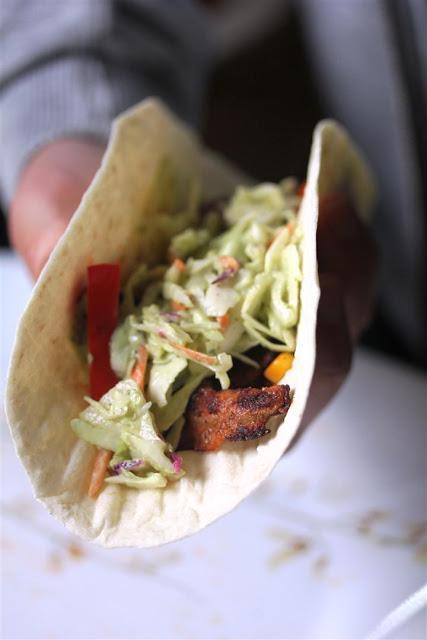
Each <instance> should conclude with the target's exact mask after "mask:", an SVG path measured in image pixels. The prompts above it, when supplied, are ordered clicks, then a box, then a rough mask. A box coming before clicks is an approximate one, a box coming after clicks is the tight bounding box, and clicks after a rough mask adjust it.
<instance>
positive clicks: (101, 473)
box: [87, 449, 113, 498]
mask: <svg viewBox="0 0 427 640" xmlns="http://www.w3.org/2000/svg"><path fill="white" fill-rule="evenodd" d="M112 457H113V452H112V451H107V450H106V449H99V451H98V453H97V454H96V458H95V462H94V464H93V469H92V476H91V478H90V483H89V489H88V491H87V495H88V496H89V497H90V498H96V496H97V495H98V493H99V491H100V489H101V487H102V483H103V482H104V478H105V474H106V471H107V467H108V463H109V462H110V460H111V458H112Z"/></svg>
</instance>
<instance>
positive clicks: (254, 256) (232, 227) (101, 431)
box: [71, 179, 301, 488]
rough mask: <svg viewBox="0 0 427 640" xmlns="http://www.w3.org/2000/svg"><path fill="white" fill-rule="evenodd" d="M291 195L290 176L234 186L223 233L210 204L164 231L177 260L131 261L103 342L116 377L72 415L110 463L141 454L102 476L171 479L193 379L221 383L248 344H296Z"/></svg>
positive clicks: (297, 277)
mask: <svg viewBox="0 0 427 640" xmlns="http://www.w3.org/2000/svg"><path fill="white" fill-rule="evenodd" d="M299 204H300V197H299V196H298V195H297V183H296V181H295V180H293V179H286V180H284V181H282V182H281V183H279V184H270V183H265V184H260V185H258V186H256V187H249V188H247V187H239V188H238V189H237V190H236V191H235V193H234V195H233V197H232V198H231V200H230V201H229V203H228V205H227V206H226V207H225V212H224V218H225V224H226V228H225V230H224V231H223V232H221V233H219V234H218V227H219V221H218V219H216V218H215V212H214V211H212V212H211V213H210V214H209V213H208V215H206V216H205V218H204V224H203V225H201V226H200V228H193V227H189V228H188V229H186V230H185V231H183V232H182V233H179V234H178V235H176V236H175V237H173V239H172V241H171V243H170V248H169V255H171V256H172V257H173V258H176V259H178V260H174V261H173V262H172V264H171V266H169V267H166V266H165V267H155V268H154V269H148V268H147V267H146V265H143V264H142V265H138V266H137V267H136V269H135V271H134V272H133V273H132V275H131V276H130V278H129V279H128V281H127V283H126V285H125V287H124V290H123V305H122V310H121V311H122V317H123V314H125V317H124V319H123V321H122V322H121V324H120V325H119V326H118V327H117V329H116V331H115V332H114V334H113V336H112V339H111V344H110V353H111V366H112V368H113V369H114V371H115V373H116V374H117V376H118V377H119V378H120V379H121V381H120V382H119V383H118V384H117V385H116V386H115V387H114V388H113V389H111V390H110V391H109V392H108V393H107V394H105V395H104V396H103V398H101V400H100V401H99V402H97V401H94V400H92V399H89V398H87V402H88V404H89V406H88V407H87V408H86V409H85V410H84V411H83V412H82V413H81V414H80V416H79V417H78V418H77V419H75V420H72V422H71V426H72V428H73V430H74V431H75V433H76V434H77V435H78V436H79V437H81V438H83V439H84V440H86V441H88V442H90V443H92V444H95V445H97V446H99V447H103V448H105V449H109V450H111V451H113V452H114V456H113V458H112V460H111V463H110V470H113V469H117V468H118V467H117V465H118V464H119V463H121V462H123V461H132V460H140V459H142V460H143V461H144V463H143V465H142V466H141V467H138V468H136V469H134V470H129V468H128V469H120V472H119V473H117V474H116V475H111V476H109V477H107V478H106V482H107V483H114V484H124V485H126V486H128V487H134V488H161V487H164V486H166V484H167V482H168V481H171V480H177V479H178V478H180V477H181V476H182V475H183V471H182V470H181V469H179V468H178V467H177V465H176V464H173V462H172V460H171V457H172V459H173V458H174V455H173V453H172V452H173V450H174V449H175V448H176V446H177V444H178V442H179V438H180V434H181V430H182V428H183V425H184V420H183V414H184V412H185V409H186V406H187V403H188V401H189V399H190V396H191V394H192V393H193V391H194V390H195V389H196V388H197V387H198V386H199V384H200V382H201V381H202V380H203V379H204V378H206V377H208V376H214V377H215V378H216V379H217V380H218V382H219V384H220V386H221V388H222V389H227V388H228V387H229V385H230V379H229V376H228V372H229V371H230V369H231V367H232V366H233V359H234V358H236V359H242V360H244V361H245V362H247V361H248V359H247V358H246V357H245V356H244V355H243V354H244V353H245V352H246V351H248V350H249V349H251V348H252V347H254V346H256V345H262V346H264V347H266V348H268V349H270V350H272V351H276V352H283V351H289V352H293V351H295V345H296V327H297V324H298V318H299V304H300V302H299V291H300V283H301V256H300V248H299V247H300V241H301V232H300V230H299V228H298V226H297V225H296V224H295V223H296V215H297V212H298V207H299ZM230 258H231V259H230ZM224 316H226V319H227V323H226V324H227V326H226V328H225V329H224V324H221V318H224ZM141 344H144V345H145V347H146V349H147V352H148V356H149V369H148V381H147V386H146V389H145V393H144V394H143V393H142V391H141V390H140V389H139V387H138V386H137V384H136V383H135V382H134V381H133V380H131V379H130V378H129V376H130V373H131V371H132V369H133V366H134V363H135V358H136V353H137V351H138V348H139V346H140V345H141ZM194 352H197V353H196V354H195V353H194ZM200 354H202V362H201V361H200V360H201V358H200V357H199V356H200ZM205 356H208V358H206V357H205ZM203 360H205V361H203ZM253 364H254V365H255V364H256V363H253ZM178 466H179V465H178Z"/></svg>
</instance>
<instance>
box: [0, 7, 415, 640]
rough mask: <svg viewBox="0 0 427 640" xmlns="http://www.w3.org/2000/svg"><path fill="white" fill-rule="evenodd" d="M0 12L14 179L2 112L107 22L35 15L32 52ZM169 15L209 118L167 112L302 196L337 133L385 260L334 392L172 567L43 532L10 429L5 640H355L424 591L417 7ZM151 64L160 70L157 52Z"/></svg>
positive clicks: (3, 319) (131, 22) (155, 553)
mask: <svg viewBox="0 0 427 640" xmlns="http://www.w3.org/2000/svg"><path fill="white" fill-rule="evenodd" d="M3 2H4V3H3ZM3 2H2V3H0V17H1V19H2V20H1V29H0V36H1V38H2V43H3V44H0V48H1V49H2V50H3V55H2V56H1V57H2V59H3V61H0V79H1V89H2V93H1V95H0V101H1V100H2V99H3V102H4V104H5V105H6V106H5V107H4V108H3V109H2V111H0V118H1V120H0V127H1V129H0V137H1V139H2V157H3V159H2V165H1V166H2V167H3V173H4V174H5V175H6V173H7V168H6V169H5V168H4V167H5V164H7V159H8V152H9V150H10V151H11V145H12V142H11V131H12V130H13V127H14V126H16V122H17V120H16V119H14V116H13V113H12V111H15V112H18V111H19V110H20V109H21V111H22V110H23V107H24V106H25V100H23V99H22V98H21V100H20V101H18V103H16V101H15V107H14V109H12V107H11V103H12V100H11V97H13V92H14V90H15V89H14V86H16V85H14V82H15V81H16V78H18V81H17V82H18V84H19V81H20V79H22V78H25V77H27V76H28V74H30V73H31V72H34V70H37V68H38V65H39V66H42V67H43V68H44V67H45V65H48V64H49V61H60V60H61V59H62V58H64V56H65V57H67V56H69V55H70V43H69V38H68V35H69V34H74V30H75V29H76V25H75V24H74V23H71V27H70V29H69V34H68V35H67V33H65V35H64V42H62V35H61V29H63V28H64V24H65V25H66V24H67V20H66V19H65V17H64V16H66V15H68V12H69V11H72V9H73V7H77V6H79V8H80V10H81V12H82V13H81V15H82V16H84V15H85V11H86V10H87V9H88V7H90V8H91V11H90V12H89V14H88V15H90V16H91V20H96V16H98V17H99V15H100V14H102V13H103V11H104V8H105V7H106V6H107V5H108V6H110V4H111V3H110V2H109V0H100V2H98V0H93V1H92V0H73V3H68V2H67V3H66V2H65V0H64V1H63V0H57V1H56V2H53V0H52V1H51V0H38V1H37V2H34V3H33V4H34V7H35V8H34V11H35V12H36V13H37V11H36V5H40V7H41V8H40V11H41V13H43V29H41V30H40V29H36V30H35V31H34V33H37V35H35V36H32V35H31V34H32V33H33V31H32V29H33V26H32V24H31V22H32V20H31V19H29V18H28V16H27V17H26V18H25V19H22V17H20V11H21V10H22V11H24V14H25V10H24V7H25V3H10V7H12V5H14V6H13V7H12V8H10V7H9V4H8V2H6V0H3ZM146 4H148V5H149V4H150V3H144V2H138V0H133V1H131V0H129V1H125V0H123V1H122V2H117V3H113V5H114V7H115V8H114V12H113V14H112V15H113V17H114V16H115V17H116V19H117V18H120V19H121V20H122V22H121V23H120V24H121V25H122V26H121V28H122V35H123V34H125V35H126V34H127V33H131V34H133V35H134V33H135V31H134V30H135V29H136V28H137V27H136V25H137V24H138V21H141V22H142V23H144V20H145V18H144V16H146V14H145V13H144V11H143V10H141V13H140V12H139V11H140V6H142V5H146ZM152 4H153V5H154V4H157V6H159V5H162V6H163V8H164V7H166V6H167V4H168V3H163V2H159V3H152ZM172 4H173V6H174V7H175V10H174V11H175V13H174V18H173V20H175V21H176V20H177V21H178V22H179V21H180V18H179V12H180V9H179V7H180V6H181V7H184V5H185V7H186V8H185V11H184V13H183V14H182V15H183V16H184V18H183V20H185V21H186V23H185V24H184V25H183V26H182V29H181V27H180V29H178V32H177V35H176V38H177V41H178V40H180V39H181V40H182V42H186V41H187V42H189V41H190V40H191V39H193V38H194V40H196V41H197V42H198V43H199V44H198V46H199V45H200V42H203V39H204V34H202V36H200V33H197V29H198V28H199V25H200V24H201V22H200V20H201V21H202V22H203V24H205V25H207V26H206V28H207V30H208V32H209V37H208V36H207V35H206V41H208V40H209V46H210V47H211V51H213V54H212V57H211V60H210V62H209V65H208V67H209V73H208V74H207V75H206V78H205V80H204V81H203V82H204V83H206V84H205V85H204V86H205V89H204V90H203V91H201V92H200V94H201V95H200V104H199V105H198V106H197V108H196V109H194V110H192V109H188V110H187V111H186V109H185V107H181V111H180V109H179V108H177V109H176V110H177V111H178V112H179V113H180V115H181V116H182V117H184V118H186V119H188V120H189V121H190V122H191V123H192V124H194V125H196V126H197V127H198V128H199V130H200V132H201V135H202V137H203V139H204V140H205V141H206V143H207V144H208V145H209V146H211V147H213V148H214V149H216V150H218V151H220V152H221V153H223V154H224V155H226V156H227V157H229V158H230V159H232V160H233V161H234V162H235V163H236V164H237V165H239V166H240V167H241V168H242V169H244V170H245V171H247V172H248V173H249V174H250V175H252V176H254V177H255V178H256V179H258V180H264V179H265V180H278V179H280V178H282V177H283V176H286V175H289V174H293V175H297V176H298V177H299V178H301V179H303V178H304V175H305V171H306V162H307V157H308V153H309V149H310V144H311V137H312V132H313V127H314V125H315V124H316V123H317V122H318V121H319V120H320V119H321V118H323V117H335V118H337V119H338V120H340V121H341V122H343V124H344V125H345V126H346V127H348V128H349V130H350V132H351V134H352V136H354V138H355V139H356V140H357V142H358V144H359V145H360V146H361V148H362V149H363V151H364V152H365V154H366V155H367V157H368V159H369V161H370V163H371V166H372V168H373V170H374V173H375V175H376V177H377V181H378V185H379V194H378V195H379V197H378V205H377V209H376V212H375V216H374V219H373V221H372V231H373V234H374V236H375V238H376V240H377V243H378V246H379V251H380V258H381V265H380V280H379V294H378V298H377V303H376V309H375V314H374V318H373V321H372V323H371V326H370V327H369V329H368V330H367V331H366V332H365V334H364V336H363V339H362V345H363V347H362V349H361V350H359V351H358V353H357V355H356V358H355V363H354V368H353V372H352V374H351V377H350V379H349V381H348V382H347V384H346V385H345V388H344V390H343V391H342V392H341V393H340V394H339V396H338V398H337V399H336V400H335V401H334V402H333V403H332V404H331V405H330V406H329V407H328V409H327V410H326V411H325V412H323V413H322V415H321V416H320V417H319V418H318V419H317V421H316V423H315V424H314V425H313V428H312V429H311V430H310V433H309V435H307V436H306V437H305V438H304V439H303V440H302V442H301V444H300V445H299V446H298V447H296V448H295V449H294V450H293V451H292V452H291V453H290V454H289V455H287V456H286V458H285V459H284V460H282V462H281V463H280V464H279V466H278V468H277V469H276V471H275V472H274V474H273V475H272V477H271V479H269V480H268V482H267V483H265V484H264V485H263V486H262V487H261V488H260V489H259V490H258V492H256V493H255V495H254V496H252V497H251V498H250V499H249V500H247V501H246V502H245V503H244V504H243V505H241V506H240V507H239V508H238V509H237V510H236V511H235V512H233V513H232V514H229V515H227V516H226V517H224V518H223V519H222V520H221V521H220V522H219V523H215V524H214V525H213V526H212V527H210V528H208V529H207V530H206V531H204V532H202V533H201V534H199V535H197V536H195V537H194V538H191V539H189V540H185V541H181V542H179V543H176V544H173V545H169V546H168V547H165V548H161V549H157V550H150V551H136V550H114V551H105V550H102V549H99V548H97V547H95V546H93V545H86V544H84V543H82V542H81V541H80V540H78V539H77V538H75V537H73V536H71V535H70V534H68V532H66V531H65V530H63V529H62V527H60V526H59V525H58V524H57V523H56V522H54V521H52V520H51V518H50V517H49V516H48V515H47V514H46V513H45V511H44V510H43V509H42V507H40V505H38V504H37V503H36V502H35V501H34V500H33V499H32V496H31V489H30V486H29V482H28V480H27V478H26V476H25V475H24V472H23V469H22V468H21V466H20V464H19V462H18V460H17V459H16V456H15V453H14V451H13V446H12V444H11V442H10V437H9V434H8V431H7V426H6V418H5V416H4V415H3V414H2V415H1V441H2V450H3V453H2V457H3V460H2V467H1V470H0V472H1V482H2V484H1V488H2V491H1V494H2V495H1V498H2V513H3V518H2V532H1V536H2V537H1V542H2V566H1V572H2V578H1V612H0V613H1V618H2V619H1V622H0V624H1V631H2V637H4V638H31V639H32V638H61V639H65V638H70V639H74V638H75V639H77V638H79V639H80V638H81V639H83V638H96V639H101V638H243V637H244V638H288V639H290V638H294V639H295V638H313V639H314V638H315V639H320V638H362V637H367V635H368V634H369V633H370V632H372V631H373V629H374V628H375V627H377V625H378V624H380V622H381V620H382V619H384V617H385V616H387V615H388V614H389V613H390V612H391V611H392V610H393V609H394V608H395V607H397V606H399V605H400V604H401V603H402V602H403V601H404V600H405V598H407V597H408V596H410V595H411V594H412V593H413V592H415V591H416V589H418V588H420V587H421V586H422V585H423V584H424V583H425V581H426V577H427V576H426V563H427V484H426V483H427V477H426V474H427V465H426V462H427V460H426V451H427V440H426V430H425V426H426V417H427V415H426V401H425V398H426V385H425V378H424V376H423V374H422V371H423V370H425V366H426V335H425V326H426V313H425V291H424V287H425V284H424V283H425V275H426V274H425V260H424V256H425V237H426V234H425V231H426V219H427V218H426V215H427V208H426V186H427V173H426V171H427V141H426V132H427V128H426V126H425V123H426V119H427V107H426V87H427V49H426V42H427V39H426V38H425V33H427V9H426V6H427V5H426V3H425V2H424V0H393V2H391V1H389V2H387V1H386V0H384V1H382V0H300V1H299V2H291V1H286V0H216V1H215V0H211V1H208V0H205V1H200V2H196V3H194V5H195V6H196V5H197V11H198V12H201V13H202V16H201V17H200V15H198V17H197V20H196V22H195V23H194V24H193V23H192V19H193V18H192V9H188V6H189V5H191V4H192V3H187V2H184V3H172ZM172 4H171V5H170V6H172ZM26 6H27V7H28V6H29V5H26ZM58 7H61V10H62V14H61V15H62V17H61V16H60V15H59V14H60V13H61V12H59V13H58ZM177 7H178V9H177ZM163 10H164V9H162V10H160V12H159V14H162V12H163ZM166 13H167V9H166ZM79 20H80V22H78V23H77V29H76V33H83V32H84V33H85V34H86V32H87V33H89V36H87V37H92V36H91V31H92V27H93V28H94V30H95V31H96V29H95V25H94V24H93V25H92V23H91V22H90V20H89V22H86V23H85V22H84V20H83V19H82V18H80V19H79ZM147 20H148V18H147ZM36 22H37V21H36V20H34V24H36ZM116 23H117V24H119V22H116ZM166 23H167V21H166V22H165V24H166ZM113 24H115V23H114V21H113ZM144 24H145V28H147V29H148V31H150V30H151V29H153V31H154V32H159V33H161V38H160V42H163V40H164V38H165V37H166V39H167V38H168V37H169V36H170V34H171V33H172V34H174V33H175V31H174V27H173V26H172V27H171V26H170V24H169V26H164V27H163V26H162V27H161V28H160V29H159V26H158V25H159V18H158V16H157V17H156V18H152V21H151V22H150V20H148V21H147V22H145V23H144ZM160 24H161V25H163V23H162V21H161V20H160ZM194 25H196V26H194ZM34 28H35V27H34ZM65 29H66V27H65ZM118 31H119V32H120V29H119V30H118ZM54 32H57V33H58V34H59V38H58V42H59V44H58V42H56V43H54V45H52V47H51V49H49V48H46V47H45V48H43V47H44V45H43V42H42V44H41V45H40V42H41V40H40V38H41V37H42V38H47V39H49V37H50V36H49V34H50V33H54ZM23 33H25V42H26V45H25V47H28V49H29V51H30V52H31V51H32V50H31V47H32V46H33V45H32V43H33V42H34V47H36V48H37V46H39V47H40V46H41V48H42V50H43V53H42V54H40V56H38V55H36V54H34V52H31V55H30V54H28V55H30V58H29V59H24V58H23V54H22V55H21V56H20V55H17V54H16V51H15V49H14V47H16V43H17V42H18V43H19V39H20V37H21V38H22V37H23V35H22V34H23ZM97 33H98V32H97ZM14 34H15V36H14ZM16 34H17V35H16ZM20 34H21V35H20ZM40 34H42V35H41V36H40ZM44 34H47V35H44ZM165 34H166V36H165ZM32 37H33V40H32ZM69 37H70V38H71V35H70V36H69ZM82 37H83V36H82ZM85 37H86V36H85ZM96 37H97V38H98V40H97V41H96V42H95V44H93V43H92V42H90V45H88V44H87V42H85V43H83V44H82V42H80V43H79V45H78V49H79V55H81V54H82V47H84V49H83V53H84V55H86V54H87V53H88V52H89V53H93V52H95V53H96V54H97V55H98V56H101V57H102V56H104V60H106V61H108V60H109V57H108V56H109V55H111V51H108V50H107V48H104V45H103V43H102V37H103V34H102V30H101V35H99V33H98V35H97V36H96ZM14 38H15V39H14ZM100 38H101V39H100ZM77 39H78V38H77ZM142 40H143V39H142ZM181 40H180V41H181ZM156 46H157V45H156ZM25 47H24V48H25ZM91 47H93V50H92V48H91ZM166 48H167V47H166ZM98 49H99V50H98ZM137 49H138V47H136V49H135V54H134V56H133V57H132V56H131V58H132V60H131V63H132V65H133V66H132V73H134V72H135V59H136V58H137V53H138V51H137ZM11 50H13V51H15V53H13V55H11V54H10V51H11ZM113 50H114V47H113ZM156 51H157V54H156V55H158V56H159V57H161V56H162V45H160V49H156ZM100 52H101V53H100ZM0 53H1V51H0ZM31 56H32V57H31ZM142 59H143V57H142ZM143 64H144V63H142V66H143ZM148 66H149V70H148V72H147V77H149V80H150V81H149V83H148V86H150V87H153V88H154V89H153V92H154V93H159V94H160V95H162V89H161V87H162V83H164V80H165V78H164V77H162V73H161V71H159V74H160V75H159V79H160V82H159V90H158V91H157V90H156V69H157V67H156V64H151V66H150V65H148ZM159 69H160V70H161V69H162V65H159ZM184 75H185V74H184ZM188 75H189V76H190V75H191V74H190V72H189V74H188ZM165 77H166V78H167V74H166V76H165ZM172 80H173V79H172ZM183 82H184V84H185V80H184V81H183ZM172 84H173V82H172ZM165 93H166V94H167V91H166V92H165ZM22 95H25V94H22ZM139 97H141V98H142V97H144V95H140V96H139ZM165 99H167V97H166V98H165ZM134 101H135V100H134ZM172 106H173V105H172ZM27 109H28V106H27ZM22 113H23V111H22ZM22 113H21V114H20V117H21V118H24V120H25V116H24V115H22ZM113 115H114V114H113ZM23 130H25V127H24V126H23ZM18 155H19V154H18ZM4 184H6V180H5V182H4ZM6 192H7V188H6V187H4V186H3V200H2V208H3V213H4V215H3V216H1V217H0V241H1V246H2V249H1V251H0V269H1V281H0V285H1V287H0V295H1V298H0V305H1V316H0V329H1V350H2V351H1V366H2V370H1V379H0V381H1V387H0V396H1V397H3V393H4V388H5V379H6V369H7V363H8V359H9V355H10V352H11V348H12V344H13V338H14V332H15V329H16V325H17V322H18V319H19V316H20V313H21V312H22V310H23V308H24V306H25V303H26V301H27V300H28V297H29V295H30V292H31V287H32V283H31V280H30V278H29V276H28V273H27V272H26V270H25V268H24V266H23V264H22V262H20V261H19V260H18V258H17V257H16V255H14V254H13V253H12V251H11V249H10V244H9V241H8V233H7V223H6V219H7V210H8V208H9V203H10V194H9V197H8V196H7V195H4V194H5V193H6ZM362 429H363V431H362ZM106 605H107V606H106ZM420 606H421V605H420V602H418V607H415V608H414V607H412V609H411V608H409V610H408V609H406V610H404V615H403V616H402V617H400V618H399V617H398V618H392V622H393V624H392V625H391V626H390V631H389V632H386V631H385V630H384V628H381V629H380V630H379V631H378V634H377V635H374V636H371V637H390V638H391V637H393V638H407V639H410V638H424V637H425V629H426V624H427V620H426V617H425V612H424V613H423V612H422V611H419V609H420ZM417 611H418V613H417ZM23 612H24V614H25V615H23ZM414 612H415V613H414ZM413 614H414V615H413ZM396 620H397V621H398V622H396ZM399 625H401V626H399ZM393 629H394V631H393ZM383 634H384V635H383Z"/></svg>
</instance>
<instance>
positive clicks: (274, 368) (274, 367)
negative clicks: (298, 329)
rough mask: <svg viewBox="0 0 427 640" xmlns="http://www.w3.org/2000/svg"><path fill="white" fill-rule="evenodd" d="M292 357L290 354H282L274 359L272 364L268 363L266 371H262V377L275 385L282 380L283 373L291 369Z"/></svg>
mask: <svg viewBox="0 0 427 640" xmlns="http://www.w3.org/2000/svg"><path fill="white" fill-rule="evenodd" d="M293 361H294V356H293V354H292V353H288V352H286V351H285V352H284V353H281V354H279V355H278V356H277V358H274V360H273V362H270V364H269V365H268V367H267V369H266V370H265V371H264V376H265V377H266V378H267V380H270V382H273V383H274V384H277V383H278V382H280V380H281V379H282V378H283V376H284V375H285V373H286V372H287V371H289V369H290V368H291V367H292V364H293Z"/></svg>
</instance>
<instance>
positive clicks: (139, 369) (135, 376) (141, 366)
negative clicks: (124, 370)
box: [130, 344, 148, 391]
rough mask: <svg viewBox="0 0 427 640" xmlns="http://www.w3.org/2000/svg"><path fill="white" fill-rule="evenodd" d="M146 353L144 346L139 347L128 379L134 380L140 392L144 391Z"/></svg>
mask: <svg viewBox="0 0 427 640" xmlns="http://www.w3.org/2000/svg"><path fill="white" fill-rule="evenodd" d="M147 362H148V351H147V349H146V347H145V345H143V344H142V345H141V346H140V347H139V349H138V354H137V356H136V362H135V366H134V368H133V370H132V373H131V375H130V377H131V378H132V380H135V382H136V384H137V385H138V387H139V388H140V389H141V391H144V385H145V374H146V373H147Z"/></svg>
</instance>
